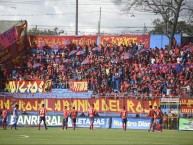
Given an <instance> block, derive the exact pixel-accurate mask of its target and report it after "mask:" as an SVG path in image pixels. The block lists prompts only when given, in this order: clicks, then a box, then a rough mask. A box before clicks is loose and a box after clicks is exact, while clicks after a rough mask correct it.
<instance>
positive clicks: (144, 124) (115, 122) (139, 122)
mask: <svg viewBox="0 0 193 145" xmlns="http://www.w3.org/2000/svg"><path fill="white" fill-rule="evenodd" d="M149 125H150V120H149V119H142V118H128V121H127V128H128V129H148V128H149ZM111 128H122V119H121V118H112V123H111Z"/></svg>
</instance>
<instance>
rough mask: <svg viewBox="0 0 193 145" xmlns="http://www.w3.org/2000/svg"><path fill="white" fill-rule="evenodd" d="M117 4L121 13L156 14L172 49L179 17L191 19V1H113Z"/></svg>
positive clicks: (192, 6)
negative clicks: (161, 22)
mask: <svg viewBox="0 0 193 145" xmlns="http://www.w3.org/2000/svg"><path fill="white" fill-rule="evenodd" d="M113 1H114V2H115V3H118V4H119V5H120V6H121V8H122V11H123V12H125V13H128V12H129V11H133V10H137V11H142V12H150V13H155V14H158V15H160V16H161V17H162V20H163V22H164V24H165V31H163V32H164V33H165V34H166V35H167V34H169V35H168V37H169V39H170V41H169V48H172V45H173V38H174V34H175V33H176V32H177V24H178V21H179V17H181V16H183V15H185V16H186V17H187V18H189V20H192V19H191V18H192V17H193V5H192V0H113Z"/></svg>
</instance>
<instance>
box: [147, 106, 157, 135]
mask: <svg viewBox="0 0 193 145" xmlns="http://www.w3.org/2000/svg"><path fill="white" fill-rule="evenodd" d="M154 113H155V112H154V110H153V108H152V105H149V114H148V116H147V117H148V118H150V127H149V129H148V131H149V132H150V131H151V130H152V131H154Z"/></svg>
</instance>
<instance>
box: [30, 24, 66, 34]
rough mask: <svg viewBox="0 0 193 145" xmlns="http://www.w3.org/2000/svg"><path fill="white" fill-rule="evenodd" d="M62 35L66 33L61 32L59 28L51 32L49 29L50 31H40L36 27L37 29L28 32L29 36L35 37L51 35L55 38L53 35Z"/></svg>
mask: <svg viewBox="0 0 193 145" xmlns="http://www.w3.org/2000/svg"><path fill="white" fill-rule="evenodd" d="M62 33H64V31H63V30H60V31H59V29H58V28H57V27H55V28H54V30H49V29H48V30H46V29H45V30H40V29H38V28H37V26H36V27H35V28H32V29H29V30H28V34H29V35H35V36H38V35H51V36H53V35H60V34H62Z"/></svg>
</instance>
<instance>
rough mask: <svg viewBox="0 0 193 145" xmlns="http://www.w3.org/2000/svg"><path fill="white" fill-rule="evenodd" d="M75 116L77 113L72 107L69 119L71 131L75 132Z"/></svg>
mask: <svg viewBox="0 0 193 145" xmlns="http://www.w3.org/2000/svg"><path fill="white" fill-rule="evenodd" d="M77 115H78V111H77V110H76V109H75V107H72V110H71V111H70V117H71V120H72V127H73V130H75V128H76V118H77Z"/></svg>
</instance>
